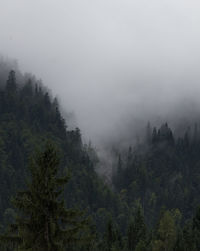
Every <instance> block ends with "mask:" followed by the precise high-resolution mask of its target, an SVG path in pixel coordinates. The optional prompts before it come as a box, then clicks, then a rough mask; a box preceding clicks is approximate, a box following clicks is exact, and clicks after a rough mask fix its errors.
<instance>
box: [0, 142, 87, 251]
mask: <svg viewBox="0 0 200 251" xmlns="http://www.w3.org/2000/svg"><path fill="white" fill-rule="evenodd" d="M58 166H59V158H58V156H57V153H56V151H55V148H54V147H53V146H52V145H51V144H47V145H46V147H45V149H44V151H43V152H41V153H39V154H38V156H36V159H34V160H32V162H31V165H30V172H31V182H30V183H29V184H27V188H28V189H27V190H26V191H23V192H20V193H18V195H17V197H15V199H14V200H13V204H14V206H15V208H17V209H18V210H19V214H18V215H17V217H16V223H15V224H11V225H10V227H9V230H10V231H9V232H8V233H7V234H5V235H3V236H1V240H2V241H10V242H13V243H17V246H19V249H20V250H38V251H39V250H47V251H48V250H49V251H53V250H56V251H59V250H72V248H73V246H75V245H76V244H77V243H79V242H81V241H82V242H86V241H87V238H88V236H84V234H83V233H84V228H85V227H86V226H87V220H84V219H83V218H82V217H83V215H82V213H81V212H80V211H78V210H75V209H65V205H64V200H63V198H62V197H61V196H62V193H63V191H64V185H65V184H66V183H67V182H68V176H66V177H65V176H63V177H59V176H58ZM83 236H84V238H83Z"/></svg>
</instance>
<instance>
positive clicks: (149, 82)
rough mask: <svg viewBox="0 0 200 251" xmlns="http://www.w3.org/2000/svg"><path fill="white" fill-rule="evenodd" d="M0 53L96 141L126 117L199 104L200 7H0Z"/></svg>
mask: <svg viewBox="0 0 200 251" xmlns="http://www.w3.org/2000/svg"><path fill="white" fill-rule="evenodd" d="M0 53H1V54H3V55H4V56H8V57H11V58H15V59H17V60H18V62H19V66H20V68H21V70H22V71H23V72H25V71H28V72H32V73H33V74H35V75H36V76H37V77H38V78H41V79H42V80H43V82H44V84H45V85H47V86H49V87H50V88H51V89H52V90H53V93H54V94H55V95H58V96H59V97H60V99H61V103H62V106H63V107H64V109H66V110H68V111H74V113H75V115H76V118H77V123H78V125H79V126H80V128H81V130H82V131H83V134H84V135H86V136H87V137H88V138H91V139H94V140H96V139H98V138H100V137H102V136H103V135H106V134H107V133H109V132H110V131H111V130H114V128H116V125H120V124H121V123H123V121H125V120H126V118H127V117H130V116H132V117H133V118H134V116H135V117H137V116H139V115H141V114H145V116H146V114H157V113H159V112H160V113H162V114H165V113H166V114H167V113H169V112H170V111H171V110H173V109H174V105H175V104H176V103H177V102H178V101H179V100H180V99H188V100H189V99H192V100H195V99H197V100H198V99H199V100H200V2H199V1H198V0H0ZM147 117H148V116H147Z"/></svg>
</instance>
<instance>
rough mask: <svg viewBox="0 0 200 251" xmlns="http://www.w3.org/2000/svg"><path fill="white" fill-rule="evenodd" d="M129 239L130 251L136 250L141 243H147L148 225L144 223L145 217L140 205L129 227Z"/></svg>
mask: <svg viewBox="0 0 200 251" xmlns="http://www.w3.org/2000/svg"><path fill="white" fill-rule="evenodd" d="M127 237H128V248H129V250H130V251H132V250H135V248H136V246H137V245H138V244H139V243H140V242H141V243H145V239H146V225H145V222H144V215H143V212H142V208H141V206H140V205H138V207H137V209H136V211H135V217H134V220H131V222H130V224H129V226H128V231H127ZM141 243H140V245H141ZM138 248H139V247H138Z"/></svg>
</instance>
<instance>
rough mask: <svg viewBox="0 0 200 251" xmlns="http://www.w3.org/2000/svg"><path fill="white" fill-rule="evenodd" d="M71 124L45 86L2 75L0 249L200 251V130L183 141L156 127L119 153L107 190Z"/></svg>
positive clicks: (11, 74)
mask: <svg viewBox="0 0 200 251" xmlns="http://www.w3.org/2000/svg"><path fill="white" fill-rule="evenodd" d="M4 71H5V72H6V69H5V70H4ZM17 76H19V79H18V78H17ZM67 123H68V121H65V120H64V119H63V117H62V114H61V112H60V108H59V104H58V101H57V100H56V99H55V98H52V97H51V95H50V93H49V91H48V90H47V89H46V88H45V87H44V86H43V85H42V84H41V82H40V81H37V80H36V79H35V78H34V77H32V76H28V75H26V76H23V75H22V74H21V73H20V72H18V71H13V70H11V71H9V73H8V75H7V80H5V73H4V74H3V75H2V77H1V76H0V224H1V236H0V250H5V251H11V250H72V251H86V250H94V251H104V250H105V251H111V250H112V251H116V250H124V251H136V250H137V251H147V250H149V251H151V250H152V251H157V250H158V251H159V250H160V251H161V250H166V251H171V250H177V251H194V250H195V251H197V250H200V209H198V206H199V205H200V193H199V191H200V154H199V153H200V130H199V126H198V124H194V125H191V128H187V129H186V130H185V131H184V132H183V133H182V135H174V133H173V132H172V130H171V129H170V127H169V126H168V125H167V123H165V124H163V125H162V126H161V127H160V128H151V125H150V124H148V126H147V128H146V135H145V140H144V141H143V142H142V143H140V144H137V145H135V146H133V147H129V149H127V151H124V150H123V151H121V153H120V154H116V156H115V158H116V159H117V160H118V161H116V162H117V164H116V166H114V167H113V177H112V185H108V184H106V183H105V182H104V180H103V178H102V177H100V176H99V175H98V174H97V173H96V171H95V167H96V164H97V162H98V157H97V154H96V153H95V150H94V149H92V147H91V146H90V145H84V144H83V143H82V138H81V132H80V130H79V129H78V128H76V129H74V130H69V129H68V127H67ZM116 147H117V146H116ZM119 152H120V149H119ZM36 188H37V189H36ZM39 189H40V190H39ZM45 189H46V190H45ZM48 189H49V190H48ZM39 192H40V193H39ZM35 194H37V196H35ZM33 195H34V196H33ZM33 197H34V199H33ZM42 201H46V202H47V205H48V206H44V204H42V203H43V202H42ZM46 202H45V203H46ZM30 203H33V205H37V210H36V209H34V208H33V207H32V206H31V204H30ZM43 206H44V212H46V211H45V210H47V211H48V217H47V218H45V217H46V216H47V214H45V213H44V216H45V217H43V216H42V215H41V212H42V210H43ZM38 208H41V210H38ZM34 210H35V211H34ZM40 211H41V212H40ZM51 214H52V216H51V217H50V215H51ZM50 218H51V219H52V222H51V221H50V220H48V219H50ZM42 219H46V221H44V224H43V223H42V222H43V220H42ZM42 224H43V225H44V226H46V227H47V229H49V230H48V231H49V233H50V234H49V236H50V237H48V238H47V237H44V238H43V236H48V235H47V232H46V230H44V233H43V232H42V231H43V230H42V229H43V225H42ZM45 224H46V225H45ZM40 229H41V233H40ZM44 229H46V228H45V227H44ZM11 230H12V231H11ZM11 232H12V234H11ZM38 233H40V235H38ZM58 233H59V234H58ZM40 237H41V238H40Z"/></svg>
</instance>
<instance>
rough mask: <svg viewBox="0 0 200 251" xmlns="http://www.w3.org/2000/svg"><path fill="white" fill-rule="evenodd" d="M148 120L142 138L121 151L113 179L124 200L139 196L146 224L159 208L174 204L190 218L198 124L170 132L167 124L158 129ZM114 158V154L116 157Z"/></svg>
mask: <svg viewBox="0 0 200 251" xmlns="http://www.w3.org/2000/svg"><path fill="white" fill-rule="evenodd" d="M150 132H151V127H150V124H148V126H147V129H146V136H145V141H144V142H143V143H140V145H136V146H135V147H134V149H133V151H132V152H131V153H130V150H128V153H124V152H122V153H121V162H120V163H121V165H120V170H119V168H118V166H119V165H116V168H115V169H114V170H116V171H115V172H114V174H113V183H114V185H115V189H116V190H117V191H119V192H120V191H121V190H122V189H126V191H127V196H126V198H127V200H126V201H127V203H128V205H129V206H131V205H132V204H133V203H135V202H136V201H137V200H139V201H140V202H141V204H142V206H143V208H144V215H145V219H146V220H147V222H148V225H153V224H155V222H156V219H157V215H158V213H159V211H160V209H161V208H162V207H163V206H165V207H166V208H167V209H173V208H178V209H179V210H180V211H181V213H182V214H183V219H188V218H191V216H192V214H193V212H194V210H195V209H196V207H197V206H198V205H199V202H200V193H199V191H200V175H199V170H200V169H199V167H200V166H199V164H200V137H199V131H198V126H197V124H195V126H194V129H193V130H191V129H190V128H186V130H185V132H183V133H182V136H180V133H179V136H176V134H175V136H174V134H173V133H172V130H171V129H170V128H169V126H168V124H167V123H165V124H163V125H162V126H161V127H160V128H159V129H157V128H154V129H153V131H152V134H151V137H150ZM116 158H118V156H117V157H116Z"/></svg>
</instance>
